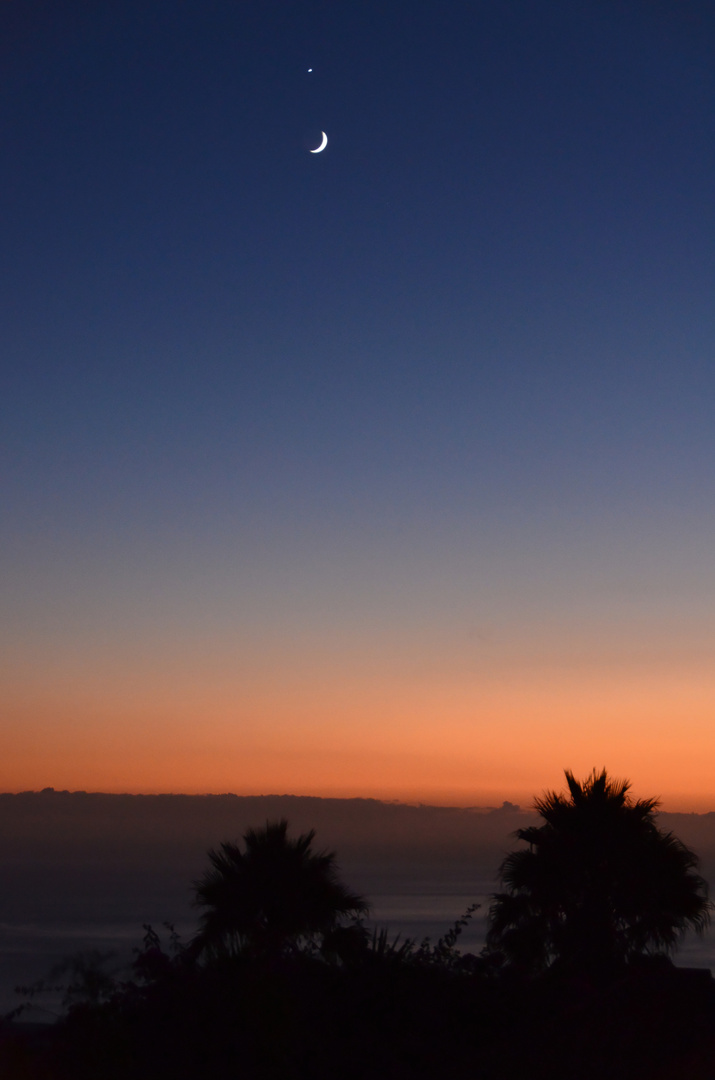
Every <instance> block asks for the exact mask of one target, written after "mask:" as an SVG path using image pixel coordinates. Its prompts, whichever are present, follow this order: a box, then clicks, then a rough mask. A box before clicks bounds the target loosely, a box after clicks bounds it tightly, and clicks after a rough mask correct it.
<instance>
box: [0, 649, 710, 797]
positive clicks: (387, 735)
mask: <svg viewBox="0 0 715 1080" xmlns="http://www.w3.org/2000/svg"><path fill="white" fill-rule="evenodd" d="M105 675H106V673H105ZM112 691H114V692H112ZM237 702H240V704H237ZM6 704H7V714H8V715H10V716H11V717H12V719H13V721H14V722H13V723H12V724H11V725H8V729H7V730H8V734H7V736H6V741H5V752H4V756H3V761H2V762H1V763H0V788H1V789H2V790H5V791H19V790H37V789H40V788H42V787H45V786H52V787H55V788H56V789H69V790H95V791H98V790H102V791H109V792H120V791H123V792H137V793H152V792H156V793H161V792H177V793H178V792H181V793H186V794H193V793H211V792H216V793H218V792H229V791H230V792H234V793H236V794H297V795H317V796H334V797H373V798H380V799H398V800H400V801H404V802H424V803H434V804H442V805H461V806H470V805H500V804H501V802H502V801H503V800H504V799H509V800H510V801H513V802H518V803H520V804H521V805H522V806H528V805H530V804H531V802H532V800H533V797H534V796H535V795H537V794H539V793H540V792H542V791H543V790H544V789H546V788H557V789H560V788H561V787H562V786H563V769H564V768H570V769H572V770H573V771H574V772H575V773H576V775H577V776H585V775H586V774H587V773H588V772H590V770H591V769H592V768H594V767H596V768H600V767H602V766H605V767H606V768H608V770H609V772H610V773H611V774H612V775H614V776H617V777H628V778H629V779H630V780H631V781H632V784H633V793H634V795H636V796H657V797H659V798H661V800H662V805H663V808H664V809H671V810H694V811H706V810H711V809H715V770H713V768H712V763H713V761H715V730H714V729H713V726H712V723H711V717H712V713H713V704H715V687H714V686H713V680H712V679H711V678H706V677H704V676H703V675H702V673H700V676H699V677H698V675H697V673H695V672H692V671H691V672H687V671H670V672H661V673H660V674H659V675H658V676H654V675H653V674H652V673H647V672H640V673H634V672H633V671H630V672H623V671H622V672H620V673H615V674H614V672H611V673H610V675H609V677H608V678H605V677H604V676H603V675H602V674H597V673H594V672H593V671H590V672H589V671H585V672H584V671H571V672H564V671H560V672H556V671H551V672H545V671H543V670H541V671H531V672H524V671H522V672H521V675H520V676H519V677H518V678H517V677H513V678H511V679H509V678H507V677H506V675H504V674H499V675H498V676H497V675H494V674H493V673H492V676H491V678H486V677H481V678H478V679H475V678H466V677H463V678H462V679H461V680H459V679H454V681H452V682H451V683H447V682H446V681H445V680H443V679H437V678H435V677H432V676H430V675H429V674H427V675H426V676H424V677H423V678H422V679H419V678H414V679H412V680H411V681H409V682H406V681H403V680H398V679H388V678H386V677H382V678H375V679H373V680H363V681H360V680H357V679H355V680H353V681H350V680H349V679H347V678H346V677H344V676H341V677H338V676H336V675H334V676H333V677H331V678H329V677H327V676H325V675H324V676H323V678H322V680H320V681H319V682H317V683H316V678H315V673H314V672H313V673H310V672H308V673H306V674H305V675H304V676H303V677H301V676H299V675H298V674H297V673H295V672H294V673H293V676H292V678H290V679H286V680H285V682H284V684H283V685H281V686H280V687H277V686H274V685H271V684H270V683H267V682H266V681H265V680H264V679H263V678H262V677H261V678H256V679H255V680H254V681H253V682H250V681H249V680H247V679H243V680H241V681H240V685H236V684H231V682H230V681H229V682H225V683H224V684H223V685H220V684H219V685H216V683H215V682H211V683H210V680H208V679H207V680H206V681H205V682H204V684H203V685H202V684H201V681H200V680H197V679H196V677H195V672H194V678H193V681H191V680H189V679H188V676H187V678H185V679H183V680H182V679H181V678H179V677H178V676H177V677H176V680H175V682H174V684H173V686H169V685H168V684H164V685H161V686H159V685H156V684H154V685H153V686H152V685H151V684H150V683H148V682H147V683H141V682H137V683H135V684H134V686H133V687H130V686H127V685H126V684H125V685H124V686H119V685H116V686H115V687H111V686H108V685H107V683H106V681H105V679H104V678H97V679H96V680H89V681H86V682H85V683H84V685H81V684H80V683H79V682H78V683H75V684H74V688H73V692H72V691H71V689H70V687H69V686H68V687H67V701H66V703H65V704H64V705H62V706H59V705H58V704H57V687H56V685H53V684H51V683H50V682H48V684H47V685H46V686H44V687H43V686H42V685H41V684H36V686H35V690H34V692H33V694H32V696H30V695H28V693H27V689H26V686H25V688H24V692H23V693H22V694H20V693H19V692H18V693H17V694H16V695H15V696H14V698H13V697H11V698H10V699H9V700H8V701H7V702H6ZM685 720H687V732H688V737H687V740H684V739H683V737H682V726H681V722H684V721H685Z"/></svg>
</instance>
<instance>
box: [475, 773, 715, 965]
mask: <svg viewBox="0 0 715 1080" xmlns="http://www.w3.org/2000/svg"><path fill="white" fill-rule="evenodd" d="M565 775H566V782H567V784H568V793H567V794H563V795H560V794H556V793H554V792H547V793H546V794H545V795H544V796H543V797H541V798H539V799H536V801H535V809H536V810H537V811H538V812H539V814H540V815H541V817H542V818H543V819H544V824H543V825H541V826H531V827H530V828H526V829H519V830H518V831H517V832H516V834H515V835H516V836H517V837H518V839H520V840H523V841H525V842H526V843H527V844H528V845H529V847H528V848H525V849H520V850H518V851H514V852H512V853H511V854H510V855H508V856H507V857H506V859H505V860H504V862H503V863H502V865H501V867H500V877H501V881H502V884H503V885H504V886H505V887H506V891H504V892H500V893H497V894H495V895H494V896H493V898H492V905H491V908H490V911H489V923H490V928H489V933H488V936H487V949H488V950H491V951H497V952H501V953H502V954H503V956H504V957H505V958H506V959H507V960H508V961H509V962H511V963H512V964H514V965H515V966H516V967H517V968H520V969H522V970H526V971H532V972H534V971H539V970H544V969H545V968H548V967H550V966H554V967H561V968H565V969H572V970H580V971H589V972H591V973H594V974H595V973H598V972H600V973H603V974H605V973H608V972H613V971H614V970H617V969H618V968H619V967H620V966H622V965H623V964H624V963H626V962H627V961H629V960H631V959H633V958H634V957H636V956H639V955H643V954H646V953H652V952H656V953H658V952H659V953H669V952H672V951H673V949H674V948H675V947H676V945H677V944H678V941H679V940H680V938H681V937H682V935H683V934H684V933H685V931H686V930H688V929H689V928H691V929H694V930H696V931H697V932H700V933H701V932H702V931H703V930H704V929H705V927H706V926H707V924H708V922H709V920H710V909H711V904H710V902H709V900H708V889H707V884H706V882H705V881H704V880H703V878H702V877H700V875H699V874H698V873H697V868H698V859H697V856H696V855H695V854H694V853H693V852H692V851H690V850H689V849H688V848H687V847H686V846H685V845H684V844H683V843H681V841H680V840H678V839H676V837H675V836H673V834H672V833H669V832H665V831H663V830H661V829H659V828H658V826H657V824H656V820H655V818H656V812H657V807H658V800H656V799H638V800H637V801H634V800H633V799H632V798H631V797H630V796H629V795H628V791H629V788H630V784H629V782H628V781H627V780H613V779H611V778H610V777H609V776H608V774H607V772H606V770H605V769H603V770H602V771H601V772H600V773H597V772H596V770H595V769H594V770H593V771H592V773H591V775H590V776H589V777H588V778H587V779H586V780H585V781H584V782H583V783H579V781H577V780H576V779H575V778H574V776H573V774H572V773H571V772H569V771H568V770H567V771H566V774H565Z"/></svg>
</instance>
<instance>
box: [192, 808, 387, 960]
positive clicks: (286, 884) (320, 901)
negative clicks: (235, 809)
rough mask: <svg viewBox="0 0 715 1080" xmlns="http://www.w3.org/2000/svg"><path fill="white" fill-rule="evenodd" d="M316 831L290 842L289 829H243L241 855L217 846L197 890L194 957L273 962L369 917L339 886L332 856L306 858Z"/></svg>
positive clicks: (233, 847)
mask: <svg viewBox="0 0 715 1080" xmlns="http://www.w3.org/2000/svg"><path fill="white" fill-rule="evenodd" d="M314 837H315V830H313V829H311V831H310V832H307V833H303V834H302V835H300V836H298V837H297V838H296V839H294V840H293V839H289V838H288V822H287V821H286V820H285V819H283V820H281V821H277V822H272V823H271V822H267V823H266V826H265V828H262V829H249V830H248V831H247V832H246V833H245V834H244V836H243V842H244V849H243V850H242V849H241V847H240V845H239V844H237V843H231V842H228V841H227V842H225V843H222V844H221V845H220V847H219V849H218V850H211V851H209V853H208V856H209V859H210V861H211V868H210V869H209V870H207V871H206V873H205V874H204V876H203V877H202V878H201V880H200V881H197V882H195V883H194V884H195V888H196V904H197V905H198V906H200V907H203V908H204V909H205V910H204V913H203V915H202V916H201V919H200V930H199V934H198V935H197V937H196V939H195V941H194V944H193V951H194V953H200V952H208V953H211V954H214V955H236V954H237V953H240V952H247V953H250V954H252V955H262V956H273V957H275V956H278V955H281V954H282V953H285V952H290V951H295V950H297V949H299V948H300V947H301V946H304V945H306V944H309V943H316V942H317V941H319V940H320V939H322V937H323V936H324V935H325V934H327V933H329V932H330V931H331V930H333V929H334V928H335V927H336V926H337V925H338V924H339V922H340V920H341V918H342V917H344V916H349V915H360V914H363V913H365V912H367V911H368V904H367V902H366V901H365V899H364V898H363V897H362V896H359V895H357V894H356V893H353V892H350V890H349V889H347V888H346V887H345V886H344V885H343V884H342V882H340V881H339V880H338V876H337V864H336V856H335V852H333V851H320V852H316V851H314V850H312V843H313V839H314Z"/></svg>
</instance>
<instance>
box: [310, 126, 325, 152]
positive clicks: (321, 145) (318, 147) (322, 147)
mask: <svg viewBox="0 0 715 1080" xmlns="http://www.w3.org/2000/svg"><path fill="white" fill-rule="evenodd" d="M320 134H321V135H322V136H323V141H322V142H321V144H320V146H316V148H315V150H311V151H310V152H311V154H319V153H320V151H321V150H325V147H326V146H327V145H328V136H327V135H326V134H325V132H324V131H321V133H320Z"/></svg>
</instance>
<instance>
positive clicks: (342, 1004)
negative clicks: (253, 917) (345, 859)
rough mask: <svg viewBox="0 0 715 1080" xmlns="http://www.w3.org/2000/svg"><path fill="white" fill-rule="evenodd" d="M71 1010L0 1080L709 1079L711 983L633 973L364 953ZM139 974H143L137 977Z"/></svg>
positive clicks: (209, 978)
mask: <svg viewBox="0 0 715 1080" xmlns="http://www.w3.org/2000/svg"><path fill="white" fill-rule="evenodd" d="M144 960H145V963H146V964H148V965H149V966H150V967H151V965H154V971H153V972H152V974H151V976H150V978H149V980H148V981H143V982H142V981H141V980H138V981H137V982H135V983H133V984H132V985H125V986H124V987H123V988H121V989H119V990H117V991H116V992H115V993H114V995H113V996H111V997H110V998H109V1000H106V1001H104V1002H100V1003H95V1004H91V1003H86V1002H85V1003H83V1004H80V1005H76V1006H75V1007H74V1008H73V1009H72V1010H71V1011H70V1013H69V1015H68V1016H67V1018H66V1019H65V1020H64V1021H63V1022H61V1023H60V1024H59V1025H56V1026H55V1027H54V1028H49V1029H46V1030H44V1031H33V1030H31V1029H30V1030H23V1028H22V1027H21V1026H19V1027H18V1026H13V1025H9V1024H7V1025H6V1026H5V1027H4V1029H3V1030H2V1033H0V1076H2V1077H3V1080H26V1078H32V1080H203V1078H208V1077H210V1078H212V1080H229V1078H230V1080H237V1078H245V1080H279V1078H280V1080H328V1078H330V1080H334V1078H335V1077H338V1076H339V1077H342V1078H346V1080H403V1078H404V1080H422V1078H425V1080H427V1078H437V1077H439V1078H442V1077H444V1078H449V1080H462V1078H464V1080H466V1078H480V1077H483V1078H484V1080H512V1078H524V1080H527V1078H536V1080H539V1078H541V1077H543V1078H544V1080H546V1078H547V1077H548V1078H551V1077H554V1076H558V1077H566V1078H571V1077H573V1078H574V1080H575V1078H579V1080H589V1078H592V1077H593V1078H601V1077H609V1078H613V1080H619V1078H623V1080H626V1078H628V1080H634V1078H636V1080H637V1078H643V1080H646V1078H647V1080H660V1078H662V1080H674V1078H679V1077H690V1078H695V1080H699V1078H702V1080H710V1078H712V1077H713V1076H715V994H714V992H713V983H712V981H711V979H710V976H709V972H688V971H685V970H678V969H675V968H672V967H670V966H669V965H667V964H662V966H659V965H651V966H648V965H643V966H642V967H634V968H632V969H631V970H629V971H626V972H624V973H623V975H622V976H621V977H620V978H619V979H617V980H615V981H613V982H612V983H611V984H610V985H609V986H607V987H601V988H599V987H596V986H593V985H589V984H588V983H587V982H586V981H585V980H584V981H581V982H579V980H578V979H574V978H571V979H568V980H559V979H554V978H553V977H551V978H542V979H537V980H519V979H515V978H513V977H504V976H503V975H500V974H499V973H497V972H494V971H489V970H486V969H485V968H484V966H483V965H482V962H481V961H479V960H477V959H474V960H473V961H472V962H471V963H470V961H469V960H466V961H462V962H461V963H459V964H457V965H455V964H450V963H444V964H441V963H439V962H436V961H435V958H434V957H433V958H432V959H430V958H429V957H422V958H420V957H415V956H413V957H404V956H399V955H398V954H397V953H396V952H395V951H394V950H389V949H388V950H383V951H382V952H380V950H379V949H378V950H377V951H376V950H374V949H371V950H368V951H366V952H364V953H363V954H362V955H361V956H356V957H354V958H353V959H352V960H350V959H344V960H343V961H340V962H338V961H336V960H333V961H330V960H326V959H324V958H320V957H317V956H314V957H309V956H301V957H296V958H294V959H292V960H287V959H284V960H282V961H280V962H278V963H276V964H274V965H270V966H267V965H266V964H265V963H257V962H251V961H248V960H242V961H238V962H237V961H235V960H234V961H231V962H226V963H225V964H223V965H221V964H217V965H214V966H211V967H210V968H199V967H193V968H192V967H188V966H186V967H184V966H182V965H181V964H177V963H176V962H175V961H171V960H169V958H168V957H165V956H164V955H163V954H161V953H159V952H158V951H156V950H154V951H153V953H152V954H151V955H148V954H145V958H144ZM147 974H148V972H147Z"/></svg>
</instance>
